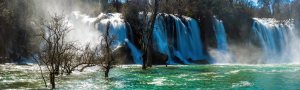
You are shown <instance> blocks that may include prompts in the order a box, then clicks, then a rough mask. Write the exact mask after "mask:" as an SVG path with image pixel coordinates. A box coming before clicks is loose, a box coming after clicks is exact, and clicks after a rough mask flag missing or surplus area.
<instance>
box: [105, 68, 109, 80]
mask: <svg viewBox="0 0 300 90" xmlns="http://www.w3.org/2000/svg"><path fill="white" fill-rule="evenodd" d="M108 73H109V69H108V68H107V69H106V71H105V78H107V77H108Z"/></svg>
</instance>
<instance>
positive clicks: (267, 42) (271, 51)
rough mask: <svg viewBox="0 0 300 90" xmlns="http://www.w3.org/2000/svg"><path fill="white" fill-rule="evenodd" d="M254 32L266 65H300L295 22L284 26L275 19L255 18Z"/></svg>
mask: <svg viewBox="0 0 300 90" xmlns="http://www.w3.org/2000/svg"><path fill="white" fill-rule="evenodd" d="M254 20H255V21H254V23H253V27H252V30H253V32H255V37H254V38H256V39H258V40H259V42H260V44H261V48H262V52H263V53H264V57H263V59H262V60H263V61H262V62H264V63H299V62H300V60H299V59H300V55H299V53H300V45H299V43H298V42H299V38H298V37H296V36H295V33H296V32H295V29H294V25H293V21H292V20H289V21H286V22H284V24H282V23H280V22H279V21H276V20H275V19H266V18H263V19H259V18H254Z"/></svg>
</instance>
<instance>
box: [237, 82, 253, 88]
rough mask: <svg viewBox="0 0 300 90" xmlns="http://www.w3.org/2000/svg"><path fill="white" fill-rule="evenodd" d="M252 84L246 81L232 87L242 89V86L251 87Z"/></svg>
mask: <svg viewBox="0 0 300 90" xmlns="http://www.w3.org/2000/svg"><path fill="white" fill-rule="evenodd" d="M251 85H252V84H251V83H250V82H248V81H240V82H239V83H233V84H232V87H233V88H236V87H244V86H251Z"/></svg>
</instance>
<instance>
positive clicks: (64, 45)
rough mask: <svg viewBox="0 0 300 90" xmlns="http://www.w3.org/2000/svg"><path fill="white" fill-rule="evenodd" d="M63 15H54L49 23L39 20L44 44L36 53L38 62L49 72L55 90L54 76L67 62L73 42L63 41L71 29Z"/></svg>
mask: <svg viewBox="0 0 300 90" xmlns="http://www.w3.org/2000/svg"><path fill="white" fill-rule="evenodd" d="M67 23H68V22H66V21H65V17H64V16H63V15H57V14H54V15H53V16H51V18H50V19H49V21H47V20H44V19H43V18H41V20H40V23H39V24H38V25H39V26H40V30H41V34H40V35H39V36H40V37H41V39H42V40H44V42H43V43H42V46H41V47H40V49H41V50H40V52H39V53H38V56H39V60H40V62H41V63H43V64H44V65H45V66H46V67H47V70H48V71H49V78H50V84H51V85H52V88H55V75H58V73H59V68H60V66H61V65H62V63H63V61H64V60H68V59H67V58H69V57H70V56H69V55H70V53H69V52H72V49H73V48H74V43H73V42H68V41H66V40H65V37H66V35H67V34H68V32H70V31H71V29H70V28H69V27H68V26H67Z"/></svg>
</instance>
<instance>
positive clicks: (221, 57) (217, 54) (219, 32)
mask: <svg viewBox="0 0 300 90" xmlns="http://www.w3.org/2000/svg"><path fill="white" fill-rule="evenodd" d="M213 22H214V26H213V29H214V31H215V35H216V39H217V44H218V48H217V50H210V51H209V54H210V56H211V57H212V59H213V61H214V63H234V62H235V60H234V58H233V56H232V55H231V54H230V53H229V52H228V46H227V40H226V33H225V29H224V26H223V23H222V21H219V20H218V19H216V18H215V19H214V21H213Z"/></svg>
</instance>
